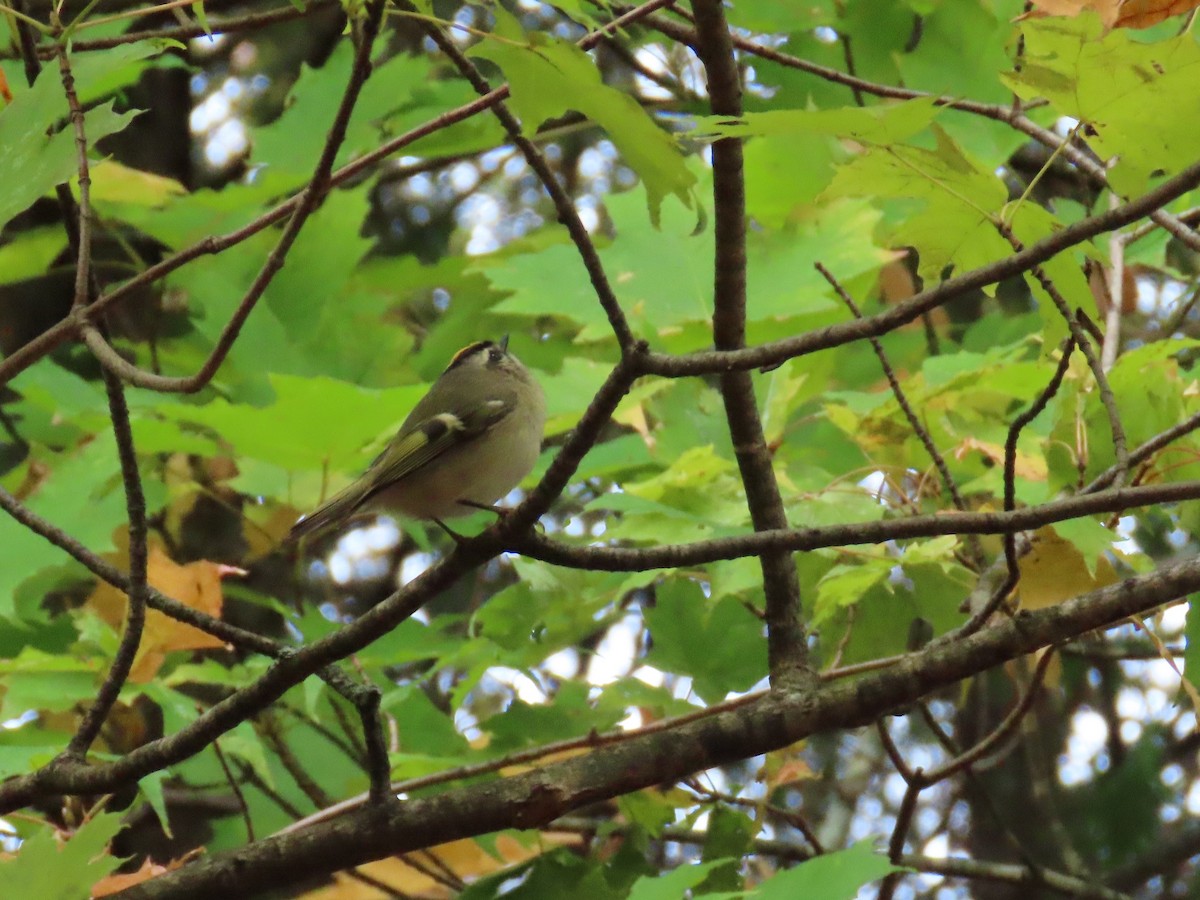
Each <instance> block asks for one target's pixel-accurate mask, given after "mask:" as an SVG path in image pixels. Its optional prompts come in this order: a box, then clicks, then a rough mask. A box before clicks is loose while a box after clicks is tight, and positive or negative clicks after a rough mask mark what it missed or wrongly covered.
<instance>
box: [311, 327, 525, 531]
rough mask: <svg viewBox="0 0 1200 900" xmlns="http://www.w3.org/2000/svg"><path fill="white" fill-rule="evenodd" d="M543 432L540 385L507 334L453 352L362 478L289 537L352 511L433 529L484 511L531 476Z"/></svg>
mask: <svg viewBox="0 0 1200 900" xmlns="http://www.w3.org/2000/svg"><path fill="white" fill-rule="evenodd" d="M545 425H546V396H545V394H544V393H543V391H542V386H541V385H540V384H538V382H537V381H536V380H535V379H534V377H533V376H532V375H531V374H530V372H529V370H528V369H527V368H525V366H524V365H523V364H522V363H521V361H520V360H519V359H517V358H516V357H515V356H513V355H512V354H511V353H509V352H508V335H505V336H504V337H503V338H502V339H501V340H500V342H499V343H495V342H493V341H477V342H476V343H474V344H469V345H468V346H466V347H464V348H463V349H461V350H459V351H458V353H456V354H454V358H453V359H451V360H450V365H448V366H447V367H446V370H445V371H444V372H442V374H441V375H439V376H438V379H437V381H435V382H434V383H433V386H432V387H430V389H429V392H428V393H427V394H426V395H425V396H424V397H422V398H421V400H420V401H419V402H418V403H417V405H416V406H415V407H413V411H412V412H411V413H409V414H408V418H407V419H405V420H404V424H403V425H401V426H400V430H399V431H398V432H396V436H395V437H394V438H392V440H391V442H390V443H389V444H388V445H387V448H386V449H385V450H384V451H383V452H382V453H380V454H379V456H377V457H376V458H375V460H374V462H372V463H371V465H370V466H369V467H368V468H367V471H366V472H364V473H363V474H362V475H361V476H360V477H359V478H358V479H357V480H355V481H354V483H353V484H351V485H350V486H349V487H346V488H345V489H343V490H342V491H340V492H338V493H337V494H335V495H334V496H333V497H331V498H330V499H329V500H327V501H326V502H325V503H324V504H323V505H322V506H320V507H318V508H317V509H316V510H314V511H313V512H311V513H309V514H308V515H307V516H305V517H304V518H303V519H301V520H300V521H299V522H297V523H296V524H295V525H293V526H292V530H291V533H290V534H289V535H288V539H289V540H295V539H297V538H301V537H305V536H307V535H311V534H315V533H317V532H320V531H324V530H325V529H326V528H329V527H331V526H334V525H338V524H340V523H342V522H344V521H346V520H347V519H348V518H350V517H351V516H353V515H355V514H356V513H363V512H387V513H396V514H398V515H401V516H407V517H408V518H413V519H431V520H434V521H437V522H438V523H439V524H440V523H441V520H442V519H449V518H452V517H454V516H463V515H467V514H468V513H470V512H472V511H473V510H474V509H476V508H479V507H490V506H491V505H492V504H493V503H495V502H496V501H497V500H499V499H500V498H501V497H503V496H504V495H505V494H507V493H508V492H509V491H511V490H512V489H513V488H514V487H516V486H517V484H519V483H520V481H521V479H522V478H524V477H525V476H526V475H528V474H529V471H530V470H531V469H532V468H533V464H534V463H535V462H537V458H538V453H539V452H540V451H541V446H542V432H543V430H544V429H545ZM443 527H444V526H443Z"/></svg>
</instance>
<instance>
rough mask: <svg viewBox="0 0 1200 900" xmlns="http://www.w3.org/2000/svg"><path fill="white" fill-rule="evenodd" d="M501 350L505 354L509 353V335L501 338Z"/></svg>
mask: <svg viewBox="0 0 1200 900" xmlns="http://www.w3.org/2000/svg"><path fill="white" fill-rule="evenodd" d="M500 349H501V350H502V351H503V352H505V353H507V352H508V335H507V334H506V335H505V336H504V337H502V338H500Z"/></svg>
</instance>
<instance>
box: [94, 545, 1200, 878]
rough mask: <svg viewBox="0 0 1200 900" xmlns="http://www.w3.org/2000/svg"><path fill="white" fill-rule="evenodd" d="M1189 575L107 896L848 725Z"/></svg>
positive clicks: (613, 792) (504, 820)
mask: <svg viewBox="0 0 1200 900" xmlns="http://www.w3.org/2000/svg"><path fill="white" fill-rule="evenodd" d="M1198 589H1200V561H1198V560H1188V561H1186V562H1181V563H1179V564H1177V565H1174V566H1171V567H1169V568H1165V569H1162V570H1160V571H1158V572H1155V573H1153V574H1150V575H1145V576H1142V577H1139V578H1132V579H1128V580H1126V581H1123V582H1121V583H1119V584H1114V585H1111V586H1109V587H1106V588H1102V589H1100V590H1098V591H1093V592H1092V593H1090V594H1086V595H1083V596H1081V597H1077V598H1076V599H1074V600H1070V601H1067V602H1066V603H1062V604H1060V605H1058V606H1055V607H1051V608H1048V609H1043V610H1038V611H1036V612H1022V613H1018V614H1017V616H1016V617H1015V618H1014V619H1013V620H1011V621H1007V622H1003V623H1001V624H999V625H997V626H996V627H994V628H991V629H988V630H986V631H983V632H980V633H979V634H976V635H973V636H972V637H970V638H968V639H966V640H963V641H959V642H956V643H954V644H950V645H947V646H944V647H939V648H937V649H935V650H927V651H924V652H921V653H917V654H914V655H913V656H911V657H910V658H909V659H908V660H906V661H904V662H901V663H898V664H897V665H896V666H894V667H893V668H891V669H889V670H887V671H885V672H881V673H876V674H871V675H866V676H864V677H863V678H861V679H860V680H858V681H853V682H840V683H836V684H833V685H828V686H822V687H820V688H819V689H817V690H815V691H809V692H804V693H797V692H788V691H778V692H772V693H771V694H768V695H767V696H766V697H765V698H764V699H763V700H762V701H760V702H758V703H755V704H751V705H748V706H745V707H742V708H739V709H736V710H732V711H730V712H727V713H724V714H722V715H719V716H715V717H712V718H706V719H700V720H696V721H693V722H689V723H687V724H686V725H683V726H681V727H680V728H678V729H675V730H672V731H666V732H658V733H655V734H652V735H648V736H646V737H642V738H637V739H634V740H631V741H629V742H627V743H622V744H617V745H615V746H613V747H611V748H608V749H606V750H603V751H601V752H598V753H592V754H588V755H586V756H582V757H575V758H572V759H569V760H566V761H564V762H559V763H555V764H552V765H549V766H546V767H545V768H543V769H539V770H535V771H533V772H528V773H526V774H523V775H517V776H513V777H509V778H505V779H502V780H500V781H494V782H487V783H480V784H474V785H470V786H467V787H462V788H456V789H453V790H449V791H446V792H444V793H441V794H438V795H435V796H432V797H422V798H417V799H411V800H408V801H406V802H405V803H403V804H399V805H396V806H389V807H387V808H381V807H372V808H367V809H364V810H362V811H360V812H358V813H356V814H353V815H350V816H347V817H345V818H344V819H339V820H336V821H333V822H328V823H323V824H321V825H317V826H315V827H313V828H311V829H308V830H305V831H302V832H298V833H295V834H289V835H284V836H280V837H274V838H268V839H266V840H264V841H261V842H259V843H258V844H255V845H253V846H250V847H245V848H242V849H240V850H236V851H232V852H229V853H224V854H218V855H215V856H212V857H209V858H208V859H206V860H203V861H201V862H199V863H197V864H195V865H193V866H189V867H187V868H184V869H180V870H177V871H175V872H171V873H168V874H166V875H164V876H162V877H160V878H157V879H154V880H153V881H149V882H145V883H143V884H141V885H138V886H137V887H135V888H132V889H130V890H128V891H125V892H123V893H121V894H119V895H117V896H119V897H121V898H122V900H152V898H153V900H167V898H184V897H196V896H220V895H221V894H235V893H239V892H240V893H242V894H250V893H253V892H255V891H259V890H265V889H267V888H274V889H276V890H278V889H279V888H281V887H283V886H286V885H288V884H293V883H295V882H296V881H298V880H300V879H303V878H307V877H311V876H314V875H321V874H327V873H329V872H330V871H333V870H336V869H341V868H345V867H346V866H351V865H358V864H361V863H365V862H368V861H370V860H372V859H378V858H381V857H383V856H386V855H390V854H393V853H404V852H408V851H410V850H415V849H418V848H421V847H428V846H430V845H432V844H437V843H442V842H445V841H451V840H458V839H461V838H467V837H473V836H476V835H481V834H487V833H490V832H493V831H498V830H500V829H504V828H536V827H540V826H543V825H545V824H547V823H549V822H552V821H553V820H554V819H556V818H558V817H559V816H562V815H564V814H566V813H568V812H571V811H572V810H576V809H579V808H581V807H583V806H585V805H587V804H589V803H595V802H597V801H600V800H605V799H608V798H611V797H615V796H619V795H621V794H626V793H630V792H632V791H636V790H641V789H643V788H646V787H650V786H652V785H657V784H662V783H664V782H672V781H676V780H678V779H680V778H682V777H684V776H686V775H688V774H690V773H693V772H697V771H700V770H703V769H708V768H712V767H715V766H721V765H725V764H727V763H730V762H734V761H736V760H740V759H745V758H746V757H748V756H753V755H755V754H760V753H766V752H769V751H771V750H775V749H778V748H780V747H785V746H787V745H789V744H792V743H795V742H796V741H798V740H801V739H803V738H805V737H807V736H809V735H811V734H815V733H817V732H822V731H828V730H832V729H843V728H855V727H861V726H863V725H866V724H869V723H870V722H873V721H874V720H875V719H877V718H879V716H881V715H884V714H886V713H887V712H889V711H892V710H895V709H897V708H899V707H901V706H904V705H907V704H910V703H913V702H915V701H916V700H918V699H919V698H921V697H922V696H924V695H925V694H927V693H929V692H930V691H933V690H935V689H937V688H939V687H942V686H944V685H948V684H952V683H955V682H957V681H960V680H962V679H964V678H968V677H970V676H972V675H976V674H978V673H980V672H982V671H985V670H986V669H989V668H992V667H993V666H996V665H999V664H1001V663H1003V662H1005V661H1007V660H1009V659H1013V658H1015V657H1017V656H1021V655H1023V654H1026V653H1030V652H1032V651H1034V650H1037V649H1039V648H1041V647H1045V646H1048V645H1050V644H1056V643H1059V642H1061V641H1064V640H1068V639H1070V638H1072V637H1075V636H1077V635H1079V634H1082V633H1084V632H1087V631H1091V630H1093V629H1096V628H1103V627H1106V626H1109V625H1113V624H1115V623H1117V622H1120V621H1121V620H1123V619H1124V618H1126V617H1127V616H1129V615H1131V614H1133V613H1140V612H1145V611H1147V610H1149V609H1153V608H1155V607H1157V606H1161V605H1162V604H1164V603H1167V602H1170V601H1172V600H1177V599H1179V598H1181V597H1184V596H1186V595H1187V594H1188V593H1191V592H1193V591H1195V590H1198Z"/></svg>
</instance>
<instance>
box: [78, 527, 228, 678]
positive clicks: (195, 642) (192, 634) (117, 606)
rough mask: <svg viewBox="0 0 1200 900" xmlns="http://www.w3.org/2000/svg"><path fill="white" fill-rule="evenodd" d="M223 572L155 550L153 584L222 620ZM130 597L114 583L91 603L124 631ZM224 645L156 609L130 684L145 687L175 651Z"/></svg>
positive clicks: (151, 572) (148, 617) (99, 589)
mask: <svg viewBox="0 0 1200 900" xmlns="http://www.w3.org/2000/svg"><path fill="white" fill-rule="evenodd" d="M221 574H222V567H221V566H218V565H217V564H216V563H211V562H207V561H205V560H201V561H199V562H194V563H188V564H187V565H186V566H181V565H179V564H178V563H176V562H174V561H172V560H171V559H170V557H168V556H167V555H166V554H165V553H163V552H162V550H160V549H159V548H158V547H152V548H151V549H150V559H149V563H148V566H147V575H148V580H149V582H150V584H151V585H152V586H153V587H155V588H157V589H158V590H160V591H161V592H162V593H164V594H166V595H167V596H168V597H171V598H172V599H174V600H178V601H179V602H180V603H182V604H184V605H185V606H190V607H191V608H192V609H196V610H199V611H201V612H205V613H208V614H209V615H210V616H213V617H216V618H219V617H220V615H221V608H222V605H223V597H222V594H221ZM128 604H129V598H128V597H127V596H126V595H125V592H124V591H121V590H118V589H117V588H115V587H113V586H112V585H110V584H103V583H102V584H100V585H98V586H97V587H96V589H95V590H94V591H93V592H92V595H91V597H89V598H88V605H89V606H91V607H92V609H94V610H95V611H96V613H97V615H99V616H100V618H102V619H104V621H106V622H107V623H108V624H109V625H111V626H112V627H113V628H116V629H120V628H121V627H122V626H123V625H124V622H125V614H126V610H127V608H128ZM223 646H225V645H224V642H222V641H221V640H220V639H219V638H215V637H213V636H212V635H210V634H206V633H205V632H203V631H201V630H200V629H198V628H193V627H192V626H191V625H185V624H184V623H183V622H179V621H177V620H175V619H172V618H170V617H169V616H167V615H165V614H163V613H160V612H158V611H157V610H153V609H152V610H148V611H147V613H146V628H145V630H144V632H143V633H142V643H141V646H140V647H139V648H138V654H137V657H136V658H135V659H134V663H133V670H132V671H131V672H130V673H129V678H130V680H131V681H134V682H138V683H143V684H144V683H145V682H147V681H149V680H150V679H152V678H153V677H154V675H155V674H156V673H157V672H158V670H159V669H160V668H161V667H162V664H163V661H164V660H165V659H166V655H167V654H168V653H170V652H171V651H176V650H203V649H206V648H210V647H223Z"/></svg>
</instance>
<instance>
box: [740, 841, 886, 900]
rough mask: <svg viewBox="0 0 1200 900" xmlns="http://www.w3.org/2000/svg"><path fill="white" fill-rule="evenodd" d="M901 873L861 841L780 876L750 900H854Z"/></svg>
mask: <svg viewBox="0 0 1200 900" xmlns="http://www.w3.org/2000/svg"><path fill="white" fill-rule="evenodd" d="M902 871H904V870H903V869H901V868H898V867H897V866H893V865H892V864H891V863H890V862H888V861H887V857H885V856H882V855H881V854H878V853H876V852H875V851H874V850H873V849H872V848H871V844H870V842H869V841H860V842H859V843H857V844H855V845H854V846H852V847H849V848H847V849H845V850H836V851H834V852H833V853H824V854H822V855H821V856H817V857H814V858H813V859H810V860H808V861H807V862H803V863H801V864H800V865H798V866H796V867H795V868H793V869H788V870H787V871H784V872H780V873H778V874H776V875H775V876H773V877H772V878H769V879H767V881H765V882H763V883H762V884H761V885H760V886H759V888H758V890H757V891H755V892H754V893H753V894H751V895H750V896H751V897H752V898H753V900H795V898H797V897H803V898H804V900H854V897H855V896H856V895H857V894H858V890H859V888H861V887H862V886H863V885H865V884H870V883H871V882H872V881H877V880H878V879H880V878H883V877H884V876H885V875H887V874H889V873H891V872H902Z"/></svg>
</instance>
